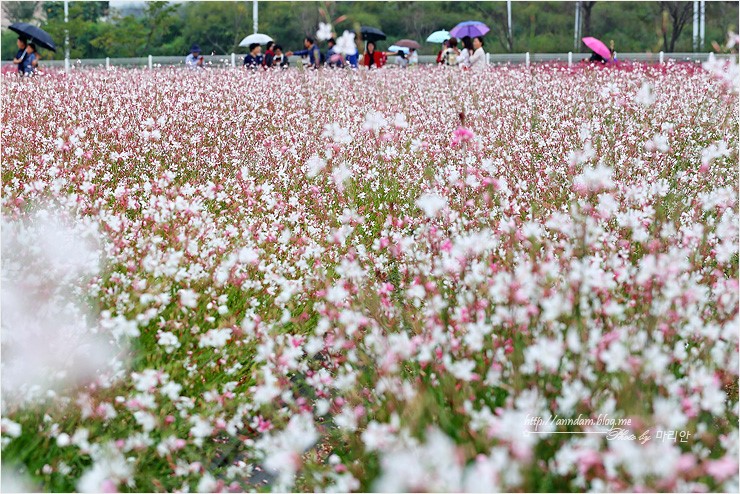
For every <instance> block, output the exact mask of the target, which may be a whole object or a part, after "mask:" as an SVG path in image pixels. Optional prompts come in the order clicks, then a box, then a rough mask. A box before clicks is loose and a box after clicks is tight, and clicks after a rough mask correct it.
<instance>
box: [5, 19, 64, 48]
mask: <svg viewBox="0 0 740 494" xmlns="http://www.w3.org/2000/svg"><path fill="white" fill-rule="evenodd" d="M8 29H10V30H11V31H15V32H16V33H18V34H20V35H21V37H22V38H25V39H27V40H28V41H29V42H30V43H35V44H36V45H38V46H40V47H41V48H46V49H47V50H51V51H57V45H55V44H54V41H53V40H52V39H51V36H49V33H47V32H46V31H44V30H43V29H41V28H40V27H36V26H34V25H31V24H26V23H25V22H16V23H15V24H11V25H10V26H8Z"/></svg>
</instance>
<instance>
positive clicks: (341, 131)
mask: <svg viewBox="0 0 740 494" xmlns="http://www.w3.org/2000/svg"><path fill="white" fill-rule="evenodd" d="M321 137H325V138H328V139H331V140H332V141H333V142H336V143H337V144H349V143H350V142H352V136H351V135H350V133H349V130H347V129H346V128H344V127H342V126H341V125H339V124H337V123H328V124H326V125H324V132H323V133H322V134H321Z"/></svg>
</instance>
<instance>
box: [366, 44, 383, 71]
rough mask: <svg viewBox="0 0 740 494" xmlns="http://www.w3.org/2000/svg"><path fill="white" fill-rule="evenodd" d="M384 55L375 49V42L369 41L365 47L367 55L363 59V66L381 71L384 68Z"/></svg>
mask: <svg viewBox="0 0 740 494" xmlns="http://www.w3.org/2000/svg"><path fill="white" fill-rule="evenodd" d="M383 58H384V57H383V53H382V52H379V51H377V50H376V49H375V42H373V41H368V42H367V45H365V55H364V56H363V57H362V65H364V66H365V67H367V68H368V69H379V68H381V67H382V66H383V63H384V60H383Z"/></svg>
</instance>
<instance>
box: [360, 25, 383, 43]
mask: <svg viewBox="0 0 740 494" xmlns="http://www.w3.org/2000/svg"><path fill="white" fill-rule="evenodd" d="M360 34H361V35H362V39H363V40H364V41H378V40H382V39H385V33H384V32H383V31H381V30H380V29H378V28H375V27H370V26H362V27H361V28H360Z"/></svg>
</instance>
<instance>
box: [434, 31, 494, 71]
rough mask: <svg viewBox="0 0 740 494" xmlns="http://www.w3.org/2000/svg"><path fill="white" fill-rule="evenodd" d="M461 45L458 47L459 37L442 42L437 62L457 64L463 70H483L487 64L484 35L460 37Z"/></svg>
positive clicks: (450, 64) (448, 64)
mask: <svg viewBox="0 0 740 494" xmlns="http://www.w3.org/2000/svg"><path fill="white" fill-rule="evenodd" d="M460 45H461V47H459V48H458V41H457V38H450V39H448V40H447V41H445V42H444V43H443V44H442V49H441V50H439V53H437V63H438V64H440V65H447V66H457V67H460V68H461V69H463V70H470V69H472V70H481V69H482V68H483V67H485V66H486V52H485V50H484V49H483V46H484V45H485V41H484V40H483V37H481V36H476V37H474V38H471V37H470V36H463V37H462V38H460Z"/></svg>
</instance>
